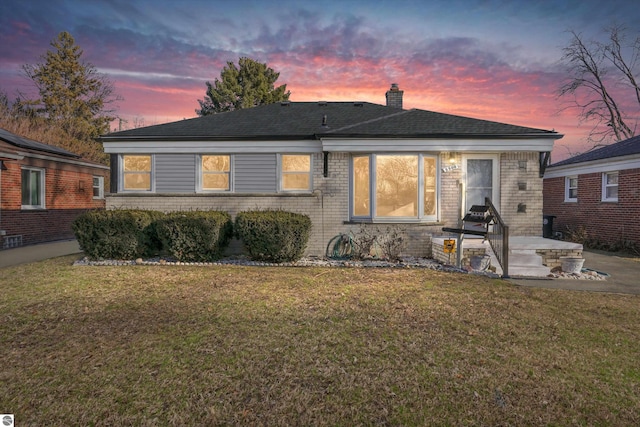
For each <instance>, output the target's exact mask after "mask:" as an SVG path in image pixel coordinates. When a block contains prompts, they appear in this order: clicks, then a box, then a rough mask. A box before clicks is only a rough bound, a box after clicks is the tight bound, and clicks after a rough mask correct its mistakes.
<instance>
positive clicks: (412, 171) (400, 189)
mask: <svg viewBox="0 0 640 427" xmlns="http://www.w3.org/2000/svg"><path fill="white" fill-rule="evenodd" d="M352 172H353V174H352V186H351V188H352V195H351V203H352V211H351V212H352V215H351V216H352V217H356V218H357V217H360V218H372V219H376V218H377V219H391V218H415V219H431V220H435V219H436V212H437V191H436V190H437V185H436V183H437V167H436V158H435V157H432V156H427V155H422V154H409V155H406V154H371V155H367V156H354V157H353V162H352Z"/></svg>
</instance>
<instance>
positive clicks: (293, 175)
mask: <svg viewBox="0 0 640 427" xmlns="http://www.w3.org/2000/svg"><path fill="white" fill-rule="evenodd" d="M280 162H281V165H280V167H281V172H282V173H281V181H280V182H281V186H280V188H281V189H282V190H283V191H311V155H309V154H294V155H292V154H283V155H282V156H280Z"/></svg>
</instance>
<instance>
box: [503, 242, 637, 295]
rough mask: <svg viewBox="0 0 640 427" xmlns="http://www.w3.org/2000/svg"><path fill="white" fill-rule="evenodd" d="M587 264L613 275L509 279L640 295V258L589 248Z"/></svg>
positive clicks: (586, 255)
mask: <svg viewBox="0 0 640 427" xmlns="http://www.w3.org/2000/svg"><path fill="white" fill-rule="evenodd" d="M583 257H584V259H585V261H584V267H585V268H590V269H592V270H596V271H599V272H602V273H607V274H609V277H607V279H606V280H575V279H545V278H540V279H519V278H518V279H515V278H514V279H509V281H510V282H512V283H515V284H517V285H521V286H532V287H538V288H552V289H568V290H576V291H592V292H613V293H621V294H634V295H640V261H634V260H633V259H631V258H623V257H621V256H618V255H616V254H613V253H610V252H603V251H596V250H591V249H589V250H585V251H584V252H583Z"/></svg>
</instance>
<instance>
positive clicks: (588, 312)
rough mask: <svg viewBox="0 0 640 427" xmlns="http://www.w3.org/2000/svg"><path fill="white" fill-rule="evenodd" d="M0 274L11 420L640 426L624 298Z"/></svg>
mask: <svg viewBox="0 0 640 427" xmlns="http://www.w3.org/2000/svg"><path fill="white" fill-rule="evenodd" d="M73 261H74V258H73V257H63V258H58V259H54V260H49V261H45V262H40V263H34V264H28V265H24V266H17V267H13V268H5V269H2V270H0V286H1V290H2V295H3V297H2V299H0V348H1V349H2V350H1V351H0V366H1V367H2V368H1V369H0V384H1V387H0V412H2V413H12V414H15V416H16V424H18V423H19V425H175V426H178V425H179V426H184V425H257V426H260V425H264V426H278V425H282V426H284V425H287V426H290V425H328V426H355V425H394V426H395V425H407V426H411V425H638V424H640V415H639V414H640V364H639V363H638V354H640V328H638V320H639V319H640V300H639V299H638V297H637V296H623V295H615V294H601V293H586V292H569V291H561V290H545V289H534V288H522V287H517V286H515V285H511V284H509V283H507V282H504V281H501V280H495V279H489V278H486V277H478V276H472V275H465V274H456V273H443V272H436V271H433V270H422V269H355V268H354V269H347V268H295V267H289V268H287V267H240V266H216V267H195V266H184V267H182V266H165V267H161V266H127V267H104V266H103V267H73V266H72V265H71V264H72V262H73Z"/></svg>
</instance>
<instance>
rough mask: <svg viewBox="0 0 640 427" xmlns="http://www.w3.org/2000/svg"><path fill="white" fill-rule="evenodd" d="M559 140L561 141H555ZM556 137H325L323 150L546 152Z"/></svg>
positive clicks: (355, 151) (350, 151)
mask: <svg viewBox="0 0 640 427" xmlns="http://www.w3.org/2000/svg"><path fill="white" fill-rule="evenodd" d="M554 139H557V138H554ZM554 139H552V138H531V139H516V138H513V139H489V138H487V139H440V138H434V139H392V138H380V139H377V138H363V139H351V138H349V139H332V138H328V137H323V138H321V140H322V147H323V151H329V152H332V151H334V152H349V153H367V152H368V153H371V152H387V151H393V152H398V151H400V152H415V151H464V152H474V153H483V152H486V153H489V152H490V153H495V152H509V151H512V152H513V151H536V152H546V151H551V150H553V141H554Z"/></svg>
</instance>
